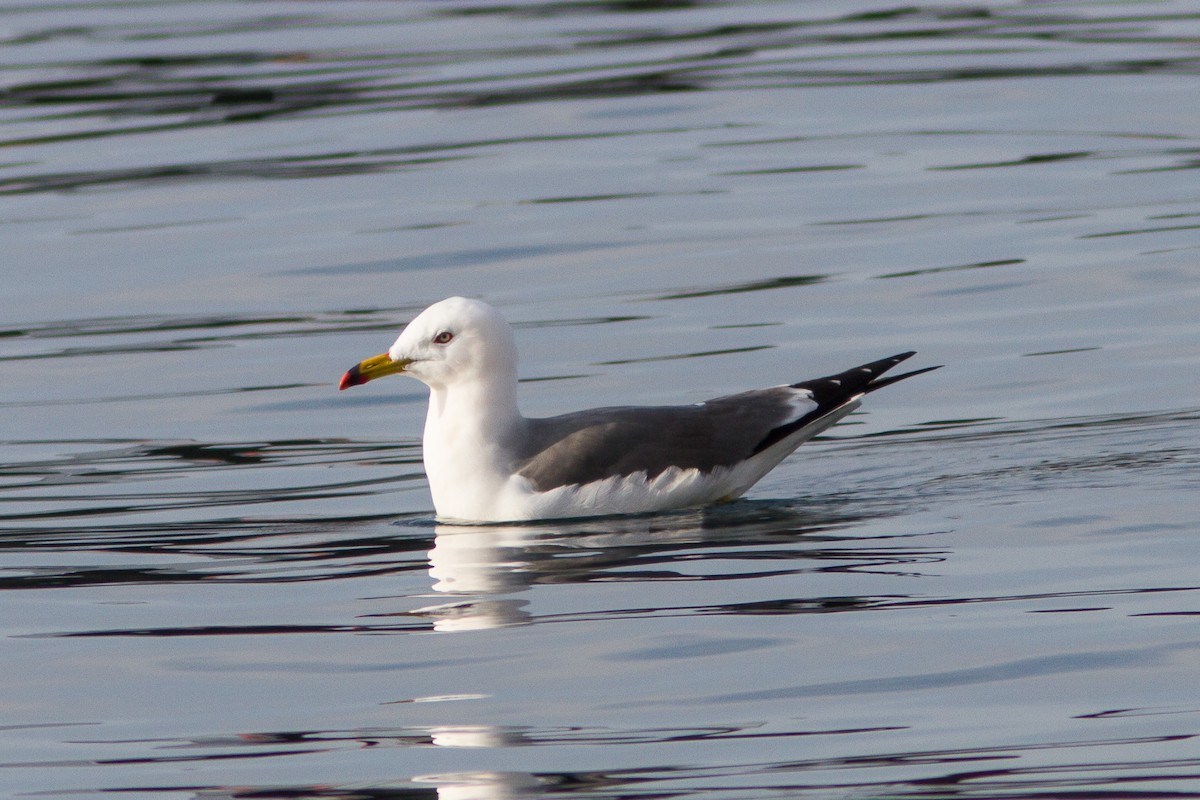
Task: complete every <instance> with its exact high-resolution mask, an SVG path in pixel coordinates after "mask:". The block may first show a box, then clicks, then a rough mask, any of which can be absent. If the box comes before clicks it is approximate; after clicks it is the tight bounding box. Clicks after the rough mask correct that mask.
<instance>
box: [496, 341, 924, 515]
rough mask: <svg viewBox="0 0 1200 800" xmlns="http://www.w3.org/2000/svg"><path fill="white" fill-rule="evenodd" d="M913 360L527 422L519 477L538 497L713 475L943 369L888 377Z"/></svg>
mask: <svg viewBox="0 0 1200 800" xmlns="http://www.w3.org/2000/svg"><path fill="white" fill-rule="evenodd" d="M912 355H914V354H913V353H911V352H909V353H901V354H899V355H896V356H892V357H890V358H884V359H880V360H879V361H873V362H871V363H869V364H863V365H862V366H859V367H855V368H853V369H849V370H846V371H845V372H841V373H838V374H837V375H829V376H827V377H824V378H816V379H814V380H809V381H802V382H800V383H794V384H792V385H790V386H776V387H773V388H770V389H759V390H756V391H750V392H743V393H741V394H735V395H728V396H726V397H718V398H716V399H714V400H709V401H708V402H705V403H697V404H696V405H691V406H649V407H618V408H596V409H591V410H588V411H580V412H577V413H574V414H565V415H563V416H559V417H548V418H545V419H530V420H527V423H528V428H527V429H526V431H525V433H526V436H524V437H523V439H522V442H521V444H520V445H519V447H518V448H517V452H516V461H517V463H516V464H515V465H514V466H515V471H516V472H517V473H518V474H520V475H522V476H523V477H525V478H527V479H528V480H529V482H530V483H531V484H533V487H534V489H536V490H537V491H539V492H544V491H548V490H550V489H553V488H554V487H556V486H569V485H572V484H586V483H591V482H592V481H597V480H603V479H604V478H609V477H612V476H614V475H631V474H633V473H636V472H643V471H644V472H645V473H646V476H647V477H648V478H653V477H654V476H656V475H658V474H660V473H662V472H664V471H665V470H667V469H669V468H670V467H679V468H681V469H698V470H701V471H702V472H710V471H712V470H713V469H714V468H715V467H721V466H732V465H733V464H737V463H739V462H741V461H744V460H746V459H748V458H751V457H752V456H754V455H755V454H756V453H760V452H762V451H763V450H766V449H767V448H768V447H771V446H772V445H774V444H776V443H778V442H781V441H783V440H784V439H788V438H791V437H794V439H793V440H794V442H795V444H796V445H799V444H800V443H801V442H803V441H805V440H806V439H807V438H808V437H805V436H802V435H798V434H800V433H801V432H802V431H811V432H812V433H811V434H810V435H815V434H816V433H819V432H820V431H821V430H824V428H825V427H826V426H827V425H828V424H829V420H828V419H827V417H829V416H830V415H831V414H834V413H836V412H837V411H838V410H839V409H843V408H844V406H846V405H847V404H848V403H854V402H856V401H857V400H858V399H859V398H860V397H862V396H863V395H864V394H867V393H868V392H873V391H875V390H876V389H881V388H883V387H884V386H888V385H890V384H892V383H895V382H896V381H901V380H904V379H905V378H911V377H912V376H913V375H919V374H921V373H922V372H928V371H930V370H933V369H937V367H926V368H925V369H919V370H914V371H912V372H905V373H903V374H901V375H894V376H890V377H881V376H882V375H883V373H885V372H887V371H888V370H889V369H891V368H892V367H894V366H896V365H897V364H899V363H900V362H901V361H904V360H905V359H906V358H909V357H910V356H912Z"/></svg>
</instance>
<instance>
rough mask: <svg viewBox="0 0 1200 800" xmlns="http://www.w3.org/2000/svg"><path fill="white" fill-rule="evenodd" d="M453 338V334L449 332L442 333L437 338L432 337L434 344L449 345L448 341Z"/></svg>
mask: <svg viewBox="0 0 1200 800" xmlns="http://www.w3.org/2000/svg"><path fill="white" fill-rule="evenodd" d="M453 338H454V334H453V333H451V332H450V331H442V332H441V333H439V334H438V335H437V336H435V337H433V343H434V344H450V340H451V339H453Z"/></svg>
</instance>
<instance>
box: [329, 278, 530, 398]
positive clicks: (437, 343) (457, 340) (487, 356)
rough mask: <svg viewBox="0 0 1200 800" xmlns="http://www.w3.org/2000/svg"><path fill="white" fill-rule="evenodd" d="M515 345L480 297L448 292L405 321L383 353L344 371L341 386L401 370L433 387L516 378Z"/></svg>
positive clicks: (501, 320)
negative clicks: (439, 299) (448, 294)
mask: <svg viewBox="0 0 1200 800" xmlns="http://www.w3.org/2000/svg"><path fill="white" fill-rule="evenodd" d="M516 369H517V347H516V342H515V340H514V338H513V333H512V328H510V327H509V325H508V323H507V322H506V321H505V320H504V317H502V316H500V312H499V311H497V310H496V309H494V308H492V307H491V306H489V305H488V304H487V303H485V302H483V301H482V300H471V299H469V298H466V297H450V298H447V299H446V300H442V301H441V302H438V303H434V304H433V305H431V306H430V307H429V308H427V309H425V310H424V311H422V312H421V313H420V314H418V315H417V317H416V319H414V320H413V321H412V322H410V323H409V324H408V326H407V327H406V328H405V329H404V331H403V332H402V333H401V334H400V337H399V338H398V339H396V341H395V343H394V344H393V345H392V346H391V347H389V348H388V351H387V352H386V353H381V354H380V355H377V356H375V357H373V358H368V359H367V360H366V361H363V362H361V363H359V364H356V365H354V366H353V367H351V368H350V369H349V370H348V371H347V372H346V374H345V375H343V376H342V382H341V384H339V388H341V389H347V388H349V387H351V386H358V385H360V384H363V383H366V382H367V381H370V380H374V379H375V378H382V377H383V376H384V375H395V374H399V373H404V374H406V375H411V376H413V377H414V378H416V379H417V380H419V381H421V382H423V383H426V384H428V385H429V386H431V387H433V388H439V389H440V388H445V387H447V386H450V385H452V384H455V383H464V382H471V381H479V380H496V379H497V378H502V379H505V380H510V381H515V380H516Z"/></svg>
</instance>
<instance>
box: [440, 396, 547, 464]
mask: <svg viewBox="0 0 1200 800" xmlns="http://www.w3.org/2000/svg"><path fill="white" fill-rule="evenodd" d="M523 421H524V420H523V418H522V417H521V412H520V410H519V409H518V408H517V386H516V380H515V379H509V380H504V381H497V380H486V379H480V380H473V381H462V382H458V383H455V384H454V385H453V386H443V387H430V393H429V412H428V414H427V416H426V418H425V441H426V459H428V457H429V456H428V452H429V450H430V447H429V445H430V444H433V443H435V442H436V444H437V449H438V450H440V451H441V452H443V453H455V454H456V456H457V458H463V457H471V458H473V459H480V458H486V457H487V455H488V454H489V453H490V452H491V451H493V450H495V449H496V448H498V447H502V446H503V445H504V444H505V443H506V442H507V441H509V440H510V438H511V437H512V436H513V434H514V433H516V431H517V429H518V428H519V426H520V425H521V423H522V422H523Z"/></svg>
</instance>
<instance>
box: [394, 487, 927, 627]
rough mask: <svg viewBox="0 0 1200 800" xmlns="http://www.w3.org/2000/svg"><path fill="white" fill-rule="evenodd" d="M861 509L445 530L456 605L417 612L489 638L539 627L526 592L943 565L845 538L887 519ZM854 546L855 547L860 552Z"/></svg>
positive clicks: (791, 606)
mask: <svg viewBox="0 0 1200 800" xmlns="http://www.w3.org/2000/svg"><path fill="white" fill-rule="evenodd" d="M857 511H858V513H855V514H853V515H850V514H847V513H846V512H845V510H844V509H839V508H833V509H831V508H824V509H821V510H820V511H813V509H812V508H811V507H808V508H806V509H805V510H804V511H798V510H797V509H795V508H793V507H791V506H790V505H784V504H780V503H771V502H761V503H755V502H753V501H740V502H738V503H736V504H734V505H732V506H730V507H727V508H724V509H705V510H697V511H689V512H676V513H673V514H656V515H646V516H630V517H612V518H591V519H584V520H575V521H565V522H555V523H528V524H512V525H442V524H439V525H437V527H436V529H435V535H434V543H433V548H432V549H431V550H430V551H429V553H428V558H429V575H430V578H431V581H432V588H433V590H434V591H436V592H439V593H442V594H445V595H447V596H448V602H444V603H437V604H431V605H428V606H425V607H423V608H420V609H416V610H414V611H412V612H410V613H412V614H414V615H419V616H423V617H426V618H427V619H429V620H430V621H431V624H432V626H433V628H434V629H435V630H438V631H467V630H480V629H486V628H497V627H503V626H508V625H521V624H526V623H528V622H530V621H532V619H533V616H532V614H531V612H530V611H529V609H528V605H529V604H528V601H527V600H525V599H522V598H519V597H514V595H518V594H520V593H522V592H525V591H526V590H528V589H529V588H530V587H531V586H534V585H537V584H555V583H587V582H593V581H608V582H611V581H622V580H624V581H656V580H675V581H679V580H686V581H695V580H722V579H731V578H736V579H744V578H752V577H755V576H757V575H762V576H771V575H780V574H789V573H802V572H817V571H821V572H824V571H847V570H855V571H865V570H870V571H887V572H893V573H897V574H900V573H905V574H909V573H911V572H912V565H914V564H918V563H924V562H928V561H931V560H940V556H941V554H940V553H937V552H935V551H931V550H929V549H927V548H922V547H918V546H915V545H914V543H912V542H911V541H909V539H910V538H911V537H910V536H907V535H893V536H888V537H885V540H884V541H881V540H880V539H879V538H878V537H872V538H859V537H848V536H846V535H845V534H839V533H838V529H840V528H845V527H847V526H849V525H851V523H853V522H855V521H858V520H861V519H863V518H864V517H865V516H875V515H874V514H864V513H863V512H862V509H861V508H859V509H858V510H857ZM847 540H851V541H853V542H854V544H853V546H849V547H848V546H847V545H846V541H847ZM768 546H769V549H765V548H768ZM704 562H707V563H704ZM700 563H704V567H703V569H702V570H701V569H698V564H700ZM901 565H904V566H903V567H902V566H901ZM714 566H715V567H716V568H715V569H714ZM450 598H453V599H450ZM864 603H869V601H868V600H865V599H862V598H845V597H839V598H784V599H780V600H773V601H771V602H768V603H764V602H761V601H760V602H757V603H746V604H744V605H745V606H746V607H745V608H724V607H722V608H716V607H712V608H708V607H706V608H704V609H655V610H653V611H654V612H655V613H722V612H725V613H750V614H764V613H804V612H810V611H831V610H845V609H848V608H850V607H854V606H855V605H862V604H864ZM613 613H617V612H613ZM559 616H561V615H559Z"/></svg>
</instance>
